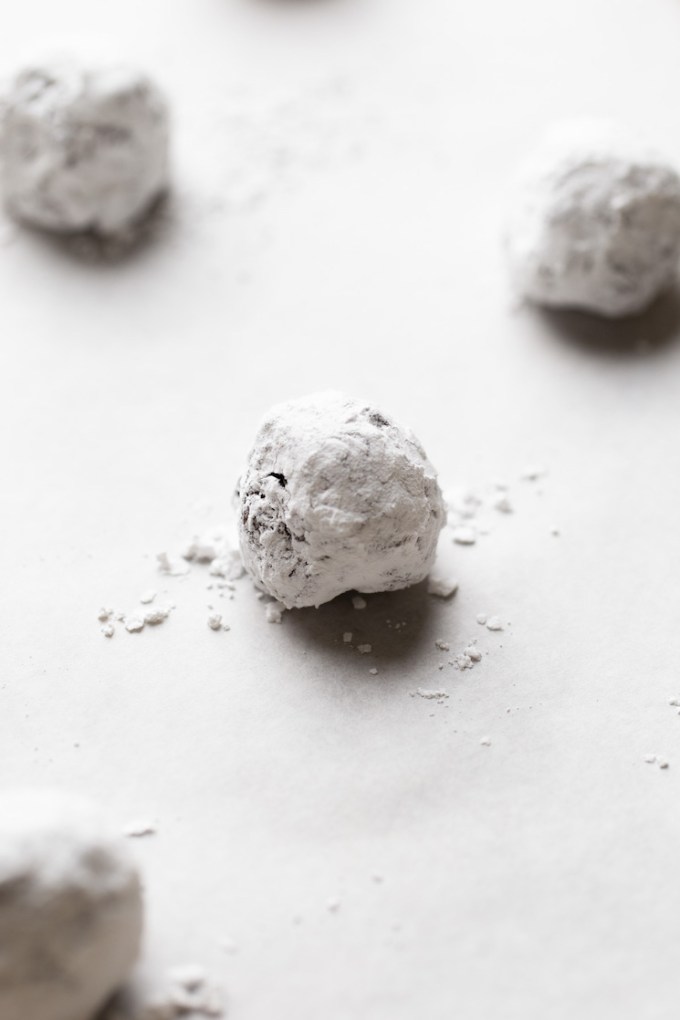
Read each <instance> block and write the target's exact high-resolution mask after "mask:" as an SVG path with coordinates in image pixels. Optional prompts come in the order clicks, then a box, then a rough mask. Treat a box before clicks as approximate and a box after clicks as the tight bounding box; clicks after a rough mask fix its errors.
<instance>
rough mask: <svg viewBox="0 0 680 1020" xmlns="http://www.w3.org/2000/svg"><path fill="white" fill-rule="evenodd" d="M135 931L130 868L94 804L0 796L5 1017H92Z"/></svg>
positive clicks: (136, 895)
mask: <svg viewBox="0 0 680 1020" xmlns="http://www.w3.org/2000/svg"><path fill="white" fill-rule="evenodd" d="M141 931H142V898H141V891H140V882H139V877H138V874H137V871H136V868H135V866H134V864H133V862H132V859H131V857H130V855H129V851H128V849H127V847H126V846H125V843H124V840H123V839H122V838H121V837H120V836H119V835H118V834H117V833H113V832H112V831H110V830H109V829H108V827H107V826H106V824H105V823H104V822H103V820H102V818H101V817H100V815H99V812H98V811H97V810H96V809H95V808H94V807H92V806H91V805H89V804H88V803H86V802H83V801H80V800H78V799H76V798H73V797H70V796H67V795H65V794H61V793H55V792H26V793H7V794H3V795H1V796H0V946H2V953H1V954H0V1016H1V1017H2V1020H29V1018H30V1020H92V1017H93V1016H94V1014H95V1012H96V1010H97V1009H98V1008H99V1007H100V1006H101V1005H102V1004H103V1003H104V1002H105V1001H106V1000H107V999H108V998H109V996H110V995H111V994H112V993H113V992H114V991H115V990H116V989H117V988H118V987H119V986H120V984H121V983H122V982H123V981H124V980H125V978H126V976H127V974H128V972H129V970H130V968H131V967H132V964H133V963H134V961H135V958H136V956H137V953H138V950H139V943H140V938H141Z"/></svg>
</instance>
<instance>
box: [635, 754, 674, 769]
mask: <svg viewBox="0 0 680 1020" xmlns="http://www.w3.org/2000/svg"><path fill="white" fill-rule="evenodd" d="M642 760H643V761H644V762H645V763H646V764H647V765H658V766H659V768H660V769H667V768H670V762H669V761H668V760H667V759H666V758H663V757H661V755H658V754H646V755H645V756H644V758H643V759H642Z"/></svg>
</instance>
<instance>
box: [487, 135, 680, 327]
mask: <svg viewBox="0 0 680 1020" xmlns="http://www.w3.org/2000/svg"><path fill="white" fill-rule="evenodd" d="M505 247H506V253H507V259H508V264H509V269H510V275H511V278H512V282H513V284H514V287H515V288H516V290H517V291H518V293H519V294H521V295H523V296H525V297H527V298H529V299H530V300H531V301H535V302H537V303H538V304H543V305H551V306H558V307H559V306H562V307H572V308H580V309H584V310H587V311H591V312H597V313H599V314H601V315H605V316H611V317H618V316H624V315H630V314H633V313H635V312H639V311H641V310H642V309H644V308H645V307H646V306H647V305H649V304H650V302H651V301H652V300H653V299H654V298H655V297H656V296H657V295H658V294H659V293H660V292H661V291H662V290H664V288H666V287H668V286H669V285H670V284H671V283H672V282H673V280H674V279H675V277H676V275H677V270H678V260H679V258H680V177H679V176H678V173H677V172H676V170H675V169H674V167H673V166H672V164H671V163H670V162H669V161H668V160H667V159H665V158H664V157H663V156H659V155H657V154H656V153H654V152H651V151H649V150H648V149H647V148H646V146H645V144H644V143H643V142H640V141H639V140H637V139H636V138H635V137H634V136H633V137H627V136H626V135H625V134H624V133H623V132H621V131H620V129H618V128H617V127H616V126H615V125H611V124H607V123H599V122H597V121H593V122H590V121H582V122H581V121H576V122H573V123H567V124H564V125H561V126H559V127H557V128H554V129H553V130H552V132H550V133H549V134H548V135H547V136H546V137H545V139H544V140H543V142H542V144H541V145H539V147H538V149H537V150H536V151H535V152H534V154H533V155H532V156H531V157H530V159H529V160H528V161H527V163H526V164H525V165H524V167H523V169H522V170H521V172H520V174H519V177H518V179H517V181H516V184H515V189H514V195H513V201H512V205H511V209H510V215H509V217H508V221H507V224H506V231H505Z"/></svg>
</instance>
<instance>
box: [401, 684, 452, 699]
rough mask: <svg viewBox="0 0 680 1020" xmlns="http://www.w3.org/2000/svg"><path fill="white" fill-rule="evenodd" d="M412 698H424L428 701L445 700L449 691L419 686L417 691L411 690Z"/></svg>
mask: <svg viewBox="0 0 680 1020" xmlns="http://www.w3.org/2000/svg"><path fill="white" fill-rule="evenodd" d="M409 695H410V697H412V698H424V699H425V700H426V701H440V702H441V701H443V700H444V699H445V698H448V696H449V695H448V691H440V690H428V689H427V688H425V687H418V688H417V689H416V690H415V691H410V692H409Z"/></svg>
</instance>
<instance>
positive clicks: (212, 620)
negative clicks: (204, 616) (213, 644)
mask: <svg viewBox="0 0 680 1020" xmlns="http://www.w3.org/2000/svg"><path fill="white" fill-rule="evenodd" d="M208 626H209V627H210V629H211V630H231V627H230V626H229V624H228V623H225V622H224V620H223V619H222V614H221V613H211V614H210V616H209V617H208Z"/></svg>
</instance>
